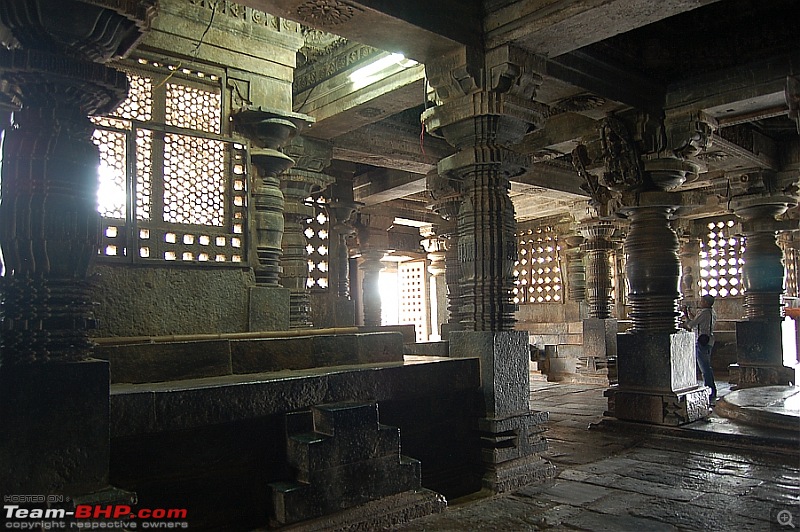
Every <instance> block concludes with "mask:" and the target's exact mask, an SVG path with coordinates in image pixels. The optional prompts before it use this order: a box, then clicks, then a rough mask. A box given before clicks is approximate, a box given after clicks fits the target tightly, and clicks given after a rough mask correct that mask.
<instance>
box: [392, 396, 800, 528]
mask: <svg viewBox="0 0 800 532" xmlns="http://www.w3.org/2000/svg"><path fill="white" fill-rule="evenodd" d="M718 388H719V393H720V395H724V394H726V393H728V392H729V391H730V389H729V387H728V386H727V385H725V384H723V383H718ZM603 390H604V388H603V387H598V386H588V385H573V384H553V383H546V382H543V383H540V382H535V383H532V390H531V408H532V409H535V410H548V411H549V412H550V420H551V421H550V429H549V432H548V439H549V440H550V449H549V451H548V452H547V458H548V459H550V460H551V461H552V462H553V463H555V464H556V466H557V468H558V472H557V477H556V479H555V480H554V481H553V482H552V483H550V484H548V485H545V486H529V487H526V488H524V489H521V490H519V491H516V492H514V493H510V494H505V495H502V496H489V495H486V494H484V495H481V494H478V495H477V496H473V497H471V498H470V499H469V500H457V501H451V502H450V506H449V507H448V508H447V510H446V511H445V512H443V513H440V514H436V515H431V516H428V517H425V518H422V519H419V520H416V521H414V522H412V523H410V524H408V525H406V526H404V527H402V528H400V529H398V530H404V531H472V530H480V531H498V532H499V531H504V532H506V531H518V530H519V531H522V530H545V529H547V530H598V531H602V530H608V531H628V530H630V531H651V530H687V531H693V530H725V531H728V530H784V529H786V530H791V529H793V528H795V527H800V444H798V443H797V442H798V439H797V436H798V435H800V431H798V432H797V433H796V434H788V435H787V434H786V433H777V432H775V431H765V430H762V429H758V428H755V427H748V426H744V425H741V424H740V423H737V422H734V421H731V420H729V419H726V418H721V417H719V416H716V415H713V416H712V417H711V419H710V420H708V421H701V422H696V423H693V424H692V425H691V426H689V427H684V428H680V429H664V430H648V429H646V428H645V427H644V426H643V425H637V424H626V423H619V422H616V423H615V422H609V421H608V420H606V421H603V422H601V420H602V419H603V411H604V409H605V408H606V400H605V398H604V397H603ZM590 426H592V428H590ZM773 436H776V437H773Z"/></svg>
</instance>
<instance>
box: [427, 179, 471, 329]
mask: <svg viewBox="0 0 800 532" xmlns="http://www.w3.org/2000/svg"><path fill="white" fill-rule="evenodd" d="M427 189H428V192H429V193H430V195H431V198H432V201H431V204H430V207H431V209H432V210H433V211H434V212H435V213H436V214H438V215H439V216H441V217H442V218H443V220H444V223H442V224H439V225H438V226H437V231H438V233H439V238H440V239H441V240H442V241H443V245H444V249H445V259H444V260H445V271H444V282H445V284H446V286H447V323H446V324H443V325H442V339H444V340H446V339H447V338H448V336H449V332H450V331H458V330H461V328H462V325H461V319H462V314H463V308H462V305H461V263H460V262H459V260H458V211H459V209H460V208H461V202H462V199H463V198H462V195H461V192H460V190H461V184H460V182H458V181H454V180H452V179H448V178H447V176H441V175H439V173H438V172H432V173H430V174H428V176H427Z"/></svg>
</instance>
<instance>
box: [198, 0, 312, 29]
mask: <svg viewBox="0 0 800 532" xmlns="http://www.w3.org/2000/svg"><path fill="white" fill-rule="evenodd" d="M188 1H189V3H190V4H192V5H196V6H199V7H202V8H205V9H207V10H208V11H211V12H213V13H214V14H215V15H223V16H226V17H229V18H232V19H236V20H239V21H241V22H246V23H250V24H254V25H256V26H262V27H265V28H271V29H273V30H275V31H286V32H290V33H297V32H299V31H300V25H299V24H298V23H297V22H294V21H291V20H287V19H282V18H279V17H276V16H273V15H270V14H268V13H264V12H263V11H259V10H257V9H253V8H252V7H247V6H243V5H241V4H237V3H235V2H230V1H229V0H188Z"/></svg>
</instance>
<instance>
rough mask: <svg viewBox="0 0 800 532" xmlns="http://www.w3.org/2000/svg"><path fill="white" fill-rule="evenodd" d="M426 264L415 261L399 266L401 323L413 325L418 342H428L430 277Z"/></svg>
mask: <svg viewBox="0 0 800 532" xmlns="http://www.w3.org/2000/svg"><path fill="white" fill-rule="evenodd" d="M427 275H428V274H427V269H426V262H425V261H424V260H414V261H407V262H401V263H400V264H399V265H398V284H399V287H400V297H399V299H400V310H399V320H398V322H399V323H401V324H402V323H413V324H414V328H415V330H416V335H417V342H425V341H427V340H428V304H427V301H428V299H427V295H428V277H427Z"/></svg>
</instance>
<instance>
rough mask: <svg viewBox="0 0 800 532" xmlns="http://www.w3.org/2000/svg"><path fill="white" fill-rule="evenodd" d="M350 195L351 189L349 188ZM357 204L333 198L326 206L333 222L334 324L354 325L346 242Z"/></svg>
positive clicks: (351, 228) (354, 231) (350, 232)
mask: <svg viewBox="0 0 800 532" xmlns="http://www.w3.org/2000/svg"><path fill="white" fill-rule="evenodd" d="M350 190H351V194H352V187H351V188H350ZM358 205H359V204H358V203H356V202H354V201H348V200H346V199H337V198H333V199H332V200H331V202H330V203H329V204H328V207H329V211H330V213H331V217H332V222H333V235H334V239H335V245H334V246H331V247H332V248H333V249H334V250H335V260H333V261H331V262H332V263H333V265H334V268H335V274H336V301H335V303H334V310H335V316H334V323H335V324H336V325H337V326H340V325H355V323H356V322H355V307H354V305H353V301H352V300H351V298H350V248H349V246H348V240H349V239H351V238H353V237H354V236H355V233H356V230H355V227H353V214H354V213H355V210H356V207H357V206H358Z"/></svg>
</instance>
